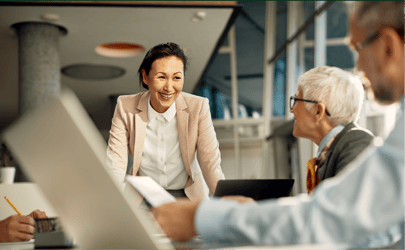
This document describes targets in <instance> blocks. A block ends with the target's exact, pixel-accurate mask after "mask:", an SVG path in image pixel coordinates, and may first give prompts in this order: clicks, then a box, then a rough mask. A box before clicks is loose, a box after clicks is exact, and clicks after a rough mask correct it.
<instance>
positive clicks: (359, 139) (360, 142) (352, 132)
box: [336, 123, 374, 150]
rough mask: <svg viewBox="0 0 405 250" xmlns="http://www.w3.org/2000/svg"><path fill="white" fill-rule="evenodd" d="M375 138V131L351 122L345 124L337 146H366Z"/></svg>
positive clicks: (343, 147) (342, 147)
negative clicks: (372, 131)
mask: <svg viewBox="0 0 405 250" xmlns="http://www.w3.org/2000/svg"><path fill="white" fill-rule="evenodd" d="M373 139H374V135H373V133H371V132H370V131H369V130H367V129H365V128H362V127H360V126H359V125H358V124H355V123H351V124H348V125H346V126H345V128H344V129H343V130H342V132H341V133H340V134H339V136H338V138H336V148H340V149H341V150H344V149H345V148H349V147H347V145H349V144H350V145H351V146H355V145H357V146H359V147H366V146H367V145H369V144H370V142H371V141H372V140H373ZM357 146H356V147H357Z"/></svg>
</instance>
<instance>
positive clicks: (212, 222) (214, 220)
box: [194, 198, 238, 243]
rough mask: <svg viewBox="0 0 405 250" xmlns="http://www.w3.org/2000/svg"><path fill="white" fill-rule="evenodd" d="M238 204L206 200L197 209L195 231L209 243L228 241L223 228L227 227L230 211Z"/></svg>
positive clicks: (214, 199)
mask: <svg viewBox="0 0 405 250" xmlns="http://www.w3.org/2000/svg"><path fill="white" fill-rule="evenodd" d="M237 204H238V203H237V202H234V201H229V200H220V199H217V198H213V199H211V200H204V201H202V202H201V203H200V205H199V206H198V208H197V212H196V215H195V219H194V224H195V229H196V231H197V233H198V234H199V235H200V236H201V238H202V239H203V240H204V241H205V242H207V243H213V242H218V241H226V238H225V234H224V231H225V230H222V228H223V227H225V226H226V221H227V219H226V218H227V217H228V215H229V213H230V211H231V210H232V209H233V208H234V207H235V206H236V205H237Z"/></svg>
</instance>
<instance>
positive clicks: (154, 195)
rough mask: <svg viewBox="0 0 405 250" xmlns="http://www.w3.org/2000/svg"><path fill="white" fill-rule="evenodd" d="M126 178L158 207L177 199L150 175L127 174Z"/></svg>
mask: <svg viewBox="0 0 405 250" xmlns="http://www.w3.org/2000/svg"><path fill="white" fill-rule="evenodd" d="M126 180H127V182H128V183H130V184H131V185H132V186H133V187H134V188H135V189H136V190H138V192H139V193H140V194H141V195H142V196H143V197H144V198H145V199H146V200H147V201H148V202H149V203H150V204H151V205H152V206H153V207H158V206H160V205H163V204H165V203H169V202H173V201H176V198H174V196H173V195H171V194H169V193H168V192H167V191H166V190H165V189H164V188H163V187H162V186H160V185H159V184H157V183H156V182H155V181H154V180H153V179H152V178H150V177H149V176H131V175H127V176H126Z"/></svg>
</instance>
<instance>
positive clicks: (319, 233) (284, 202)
mask: <svg viewBox="0 0 405 250" xmlns="http://www.w3.org/2000/svg"><path fill="white" fill-rule="evenodd" d="M403 204H404V117H403V102H402V109H400V110H398V116H397V120H396V123H395V127H394V129H393V131H392V132H391V134H390V135H389V136H388V138H387V139H386V141H385V142H384V143H380V142H379V141H378V140H376V141H375V143H374V144H373V145H370V147H368V148H367V149H365V150H364V151H363V152H362V153H361V154H360V155H359V156H358V157H357V158H356V159H355V160H354V161H353V162H352V163H351V164H349V165H348V166H347V167H346V168H345V169H344V170H342V171H341V172H340V173H339V174H338V175H337V176H336V177H334V178H330V179H326V180H324V181H323V182H321V183H320V184H319V186H318V187H317V188H316V189H315V190H314V192H313V194H312V195H307V194H301V195H298V196H295V197H288V198H282V199H277V200H267V201H262V202H258V203H257V204H239V203H236V202H233V201H227V200H218V199H214V200H206V201H203V202H201V204H200V206H199V207H198V209H197V212H196V216H195V226H196V231H197V233H199V234H200V235H201V237H202V238H203V240H205V241H206V242H208V243H211V242H212V243H215V242H232V243H235V244H245V245H246V244H254V245H279V244H282V245H284V244H326V245H332V246H334V247H339V248H352V247H357V246H360V245H362V244H364V243H365V242H367V241H368V240H369V239H370V236H372V235H376V234H378V233H380V232H384V231H387V230H389V229H390V227H392V226H395V225H398V224H400V225H401V224H403V220H402V219H403V217H404V207H403Z"/></svg>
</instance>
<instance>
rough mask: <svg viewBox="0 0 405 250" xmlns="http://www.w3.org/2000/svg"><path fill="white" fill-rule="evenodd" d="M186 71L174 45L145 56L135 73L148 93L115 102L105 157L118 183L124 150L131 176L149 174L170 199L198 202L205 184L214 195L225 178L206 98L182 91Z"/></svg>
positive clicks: (180, 52) (123, 169)
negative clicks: (171, 196) (129, 159)
mask: <svg viewBox="0 0 405 250" xmlns="http://www.w3.org/2000/svg"><path fill="white" fill-rule="evenodd" d="M186 67H187V57H186V56H185V55H184V52H183V50H182V49H180V47H179V46H178V45H177V44H175V43H167V44H159V45H157V46H155V47H153V48H152V49H150V50H149V51H148V52H147V54H146V56H145V58H144V59H143V61H142V64H141V66H140V67H139V70H138V74H139V82H140V85H141V86H142V87H144V88H145V89H147V90H148V91H146V92H142V93H139V94H136V95H125V96H120V97H119V98H118V100H117V106H116V108H115V112H114V117H113V119H112V126H111V130H110V139H109V141H108V149H107V155H108V158H109V160H110V166H111V169H112V172H113V175H115V176H116V177H117V178H118V179H119V181H121V182H122V181H124V177H125V173H126V168H127V160H128V151H129V152H130V153H131V156H132V157H133V164H132V169H131V171H130V174H131V175H139V176H150V177H151V178H152V179H154V180H155V181H156V182H157V183H159V184H160V185H161V186H162V187H163V188H165V189H166V190H168V191H169V193H171V194H172V195H174V196H175V197H188V198H189V199H191V200H202V199H205V198H208V189H207V184H208V188H209V191H210V192H211V194H213V193H214V192H215V188H216V185H217V182H218V181H219V180H220V179H224V174H223V172H222V169H221V166H220V163H221V155H220V152H219V147H218V146H219V144H218V140H217V138H216V134H215V131H214V127H213V124H212V120H211V114H210V108H209V104H208V99H206V98H202V97H198V96H194V95H191V94H187V93H183V92H182V89H183V83H184V72H185V71H186ZM196 152H198V159H199V163H200V164H201V168H200V166H199V163H198V161H197V159H196ZM203 176H204V178H203ZM204 179H205V180H206V182H207V184H205V181H204Z"/></svg>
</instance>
